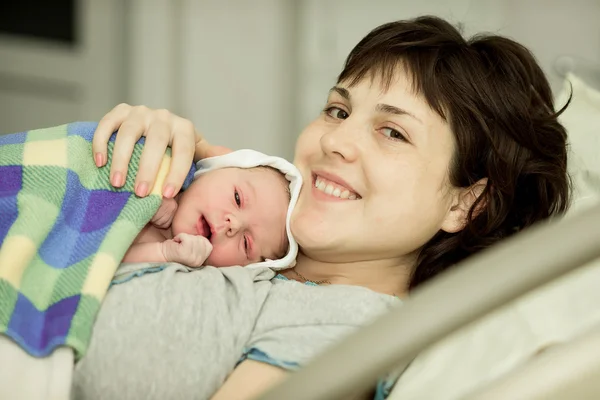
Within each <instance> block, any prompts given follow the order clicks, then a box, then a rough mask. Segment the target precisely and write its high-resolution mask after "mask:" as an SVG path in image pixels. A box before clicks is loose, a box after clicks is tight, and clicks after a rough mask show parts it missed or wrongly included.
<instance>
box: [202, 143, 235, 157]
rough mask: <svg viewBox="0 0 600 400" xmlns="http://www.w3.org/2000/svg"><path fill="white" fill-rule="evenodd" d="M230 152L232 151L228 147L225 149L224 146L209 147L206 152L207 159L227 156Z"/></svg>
mask: <svg viewBox="0 0 600 400" xmlns="http://www.w3.org/2000/svg"><path fill="white" fill-rule="evenodd" d="M232 151H233V150H231V149H230V148H229V147H225V146H211V147H210V148H209V149H208V150H207V154H208V157H216V156H223V155H225V154H229V153H231V152H232Z"/></svg>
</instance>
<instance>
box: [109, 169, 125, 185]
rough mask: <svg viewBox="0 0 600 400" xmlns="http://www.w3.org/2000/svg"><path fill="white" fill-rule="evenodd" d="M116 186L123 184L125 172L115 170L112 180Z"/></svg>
mask: <svg viewBox="0 0 600 400" xmlns="http://www.w3.org/2000/svg"><path fill="white" fill-rule="evenodd" d="M110 181H111V182H112V184H113V186H115V187H121V186H123V174H122V173H120V172H115V173H114V175H113V177H112V179H111V180H110Z"/></svg>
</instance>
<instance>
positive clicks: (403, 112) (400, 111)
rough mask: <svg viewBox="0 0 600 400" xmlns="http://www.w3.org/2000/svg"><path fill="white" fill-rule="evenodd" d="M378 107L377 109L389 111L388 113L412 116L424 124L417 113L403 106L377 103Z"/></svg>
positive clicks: (384, 111)
mask: <svg viewBox="0 0 600 400" xmlns="http://www.w3.org/2000/svg"><path fill="white" fill-rule="evenodd" d="M376 109H377V111H380V112H383V113H387V114H394V115H408V116H409V117H412V118H414V119H415V120H417V121H419V122H420V123H421V124H423V121H421V120H420V119H419V118H417V116H416V115H415V114H413V113H411V112H409V111H406V110H404V109H402V108H398V107H395V106H391V105H389V104H377V107H376Z"/></svg>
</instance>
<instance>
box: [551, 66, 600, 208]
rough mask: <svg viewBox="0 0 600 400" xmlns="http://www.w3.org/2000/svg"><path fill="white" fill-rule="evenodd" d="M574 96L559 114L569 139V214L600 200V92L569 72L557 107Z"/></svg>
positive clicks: (557, 98) (558, 96)
mask: <svg viewBox="0 0 600 400" xmlns="http://www.w3.org/2000/svg"><path fill="white" fill-rule="evenodd" d="M569 82H570V83H571V85H572V88H573V89H572V90H573V98H572V100H571V103H570V104H569V106H568V107H567V109H566V110H565V112H564V113H563V114H562V115H561V116H560V117H559V120H560V122H561V123H562V124H563V125H564V126H565V128H566V129H567V134H568V138H569V139H568V140H569V145H570V149H569V155H568V157H569V158H568V170H569V173H570V174H571V177H572V179H573V186H574V192H573V202H572V206H571V210H570V211H569V213H568V214H574V213H576V212H578V211H580V210H583V209H586V208H588V207H589V206H591V205H594V204H597V203H598V202H599V201H600V92H599V91H598V90H596V89H594V88H592V87H590V86H588V85H587V84H586V83H585V82H584V81H583V80H582V79H581V78H579V77H578V76H575V75H574V74H568V75H567V78H566V79H565V82H564V84H563V88H562V90H561V92H560V93H559V94H558V95H557V96H556V102H555V104H556V108H561V107H562V106H563V105H564V104H565V103H566V102H567V100H568V99H569V95H570V94H571V85H569Z"/></svg>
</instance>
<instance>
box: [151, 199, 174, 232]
mask: <svg viewBox="0 0 600 400" xmlns="http://www.w3.org/2000/svg"><path fill="white" fill-rule="evenodd" d="M177 206H178V204H177V201H176V200H175V199H166V198H163V199H162V202H161V203H160V207H159V208H158V211H156V214H154V216H153V217H152V219H151V220H150V223H151V224H152V225H154V226H156V227H157V228H161V229H167V228H169V227H170V226H171V223H172V222H173V217H174V216H175V212H177Z"/></svg>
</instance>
